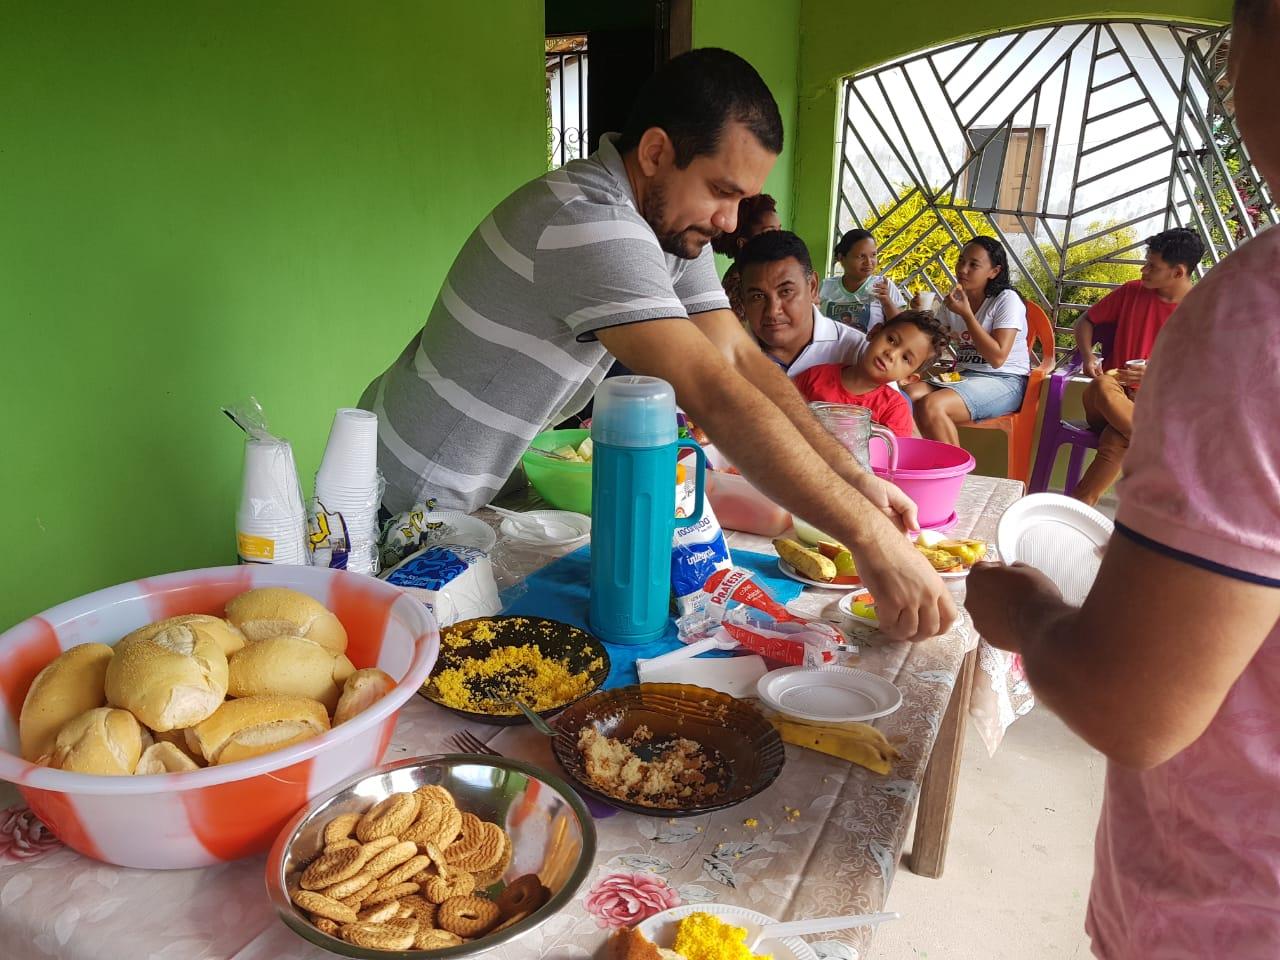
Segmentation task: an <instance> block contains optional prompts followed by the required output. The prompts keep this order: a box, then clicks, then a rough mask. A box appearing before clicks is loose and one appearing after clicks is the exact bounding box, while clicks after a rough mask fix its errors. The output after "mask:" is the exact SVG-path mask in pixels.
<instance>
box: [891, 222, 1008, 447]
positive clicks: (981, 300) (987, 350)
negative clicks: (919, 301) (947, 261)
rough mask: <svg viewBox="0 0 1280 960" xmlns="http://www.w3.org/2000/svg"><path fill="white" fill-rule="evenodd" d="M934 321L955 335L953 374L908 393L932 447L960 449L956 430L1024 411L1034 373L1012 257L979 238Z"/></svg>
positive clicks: (963, 256)
mask: <svg viewBox="0 0 1280 960" xmlns="http://www.w3.org/2000/svg"><path fill="white" fill-rule="evenodd" d="M936 312H937V317H938V319H939V320H940V321H941V322H942V325H943V326H944V327H946V328H947V329H948V330H949V331H950V333H951V345H952V348H953V349H954V350H955V352H956V356H957V362H956V372H957V373H959V374H960V377H961V379H960V380H959V381H957V382H955V383H952V384H950V385H949V386H947V387H938V386H934V385H931V384H929V383H924V382H921V383H916V384H912V385H911V386H910V387H908V388H907V393H908V395H909V396H910V397H911V399H912V400H913V401H914V403H915V408H914V409H915V416H916V424H917V425H918V426H919V427H920V433H921V435H922V436H924V437H926V438H927V439H930V440H941V441H943V442H944V443H951V444H957V445H958V444H959V442H960V435H959V432H958V431H957V430H956V425H957V424H961V423H970V422H972V421H975V420H990V419H992V418H993V417H1000V416H1004V415H1005V414H1008V413H1013V412H1014V411H1015V410H1017V409H1018V408H1019V407H1020V406H1022V395H1023V394H1024V393H1025V392H1026V389H1027V375H1028V374H1029V373H1030V372H1031V355H1030V353H1029V352H1028V350H1027V306H1026V304H1025V303H1024V302H1023V300H1022V297H1020V296H1019V295H1018V292H1017V291H1016V290H1014V289H1013V287H1012V286H1011V284H1010V280H1009V258H1008V256H1007V255H1006V253H1005V250H1004V247H1002V246H1001V245H1000V243H999V242H998V241H997V240H994V239H992V238H991V237H975V238H974V239H973V240H971V241H970V242H969V243H968V244H966V245H965V247H964V249H962V250H961V251H960V256H959V258H958V259H957V261H956V287H955V289H954V290H952V291H951V292H950V293H949V294H947V296H946V298H945V299H944V300H943V301H942V303H941V304H940V305H939V307H938V309H937V311H936Z"/></svg>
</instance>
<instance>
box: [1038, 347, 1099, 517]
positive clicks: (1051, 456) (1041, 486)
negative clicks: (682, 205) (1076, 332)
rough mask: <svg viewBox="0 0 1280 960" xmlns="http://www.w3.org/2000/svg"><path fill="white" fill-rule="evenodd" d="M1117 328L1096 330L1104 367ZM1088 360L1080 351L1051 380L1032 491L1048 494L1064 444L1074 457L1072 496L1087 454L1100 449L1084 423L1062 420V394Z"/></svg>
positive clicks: (1068, 487)
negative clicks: (1082, 356)
mask: <svg viewBox="0 0 1280 960" xmlns="http://www.w3.org/2000/svg"><path fill="white" fill-rule="evenodd" d="M1115 336H1116V327H1115V324H1113V323H1108V324H1104V325H1102V326H1099V327H1094V328H1093V342H1094V343H1096V344H1098V345H1100V346H1101V347H1102V362H1103V366H1105V365H1106V363H1107V358H1108V357H1110V356H1111V347H1112V344H1113V343H1114V342H1115ZM1083 366H1084V361H1083V360H1082V359H1081V358H1080V354H1079V352H1076V353H1073V354H1072V355H1071V361H1070V362H1069V363H1068V364H1067V365H1066V366H1065V367H1063V368H1062V369H1061V370H1058V371H1057V372H1056V373H1054V375H1053V376H1052V377H1051V378H1050V380H1049V389H1048V390H1047V391H1046V393H1045V402H1044V426H1042V427H1041V428H1040V446H1039V448H1038V449H1037V450H1036V468H1035V470H1034V472H1032V474H1031V492H1032V493H1044V492H1045V491H1046V490H1048V489H1049V481H1050V480H1051V479H1052V478H1053V466H1054V464H1055V463H1056V462H1057V460H1058V451H1059V450H1060V449H1062V446H1063V444H1070V446H1071V457H1070V459H1069V460H1068V461H1067V484H1066V488H1065V489H1064V490H1063V492H1064V493H1070V492H1071V491H1072V490H1074V489H1075V488H1076V484H1077V483H1079V482H1080V474H1081V473H1082V472H1083V470H1084V454H1085V451H1086V450H1097V449H1098V434H1097V433H1096V432H1094V430H1093V428H1092V427H1090V426H1089V424H1088V423H1086V422H1085V421H1084V420H1063V419H1062V395H1063V393H1065V392H1066V389H1067V383H1068V382H1069V381H1070V380H1071V378H1072V377H1074V376H1075V375H1076V374H1078V373H1079V372H1080V370H1081V369H1082V368H1083Z"/></svg>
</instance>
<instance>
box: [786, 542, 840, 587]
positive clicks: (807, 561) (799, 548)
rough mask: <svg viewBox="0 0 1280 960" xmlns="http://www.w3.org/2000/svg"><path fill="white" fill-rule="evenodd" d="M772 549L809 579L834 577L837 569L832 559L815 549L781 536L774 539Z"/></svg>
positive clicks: (829, 579)
mask: <svg viewBox="0 0 1280 960" xmlns="http://www.w3.org/2000/svg"><path fill="white" fill-rule="evenodd" d="M773 549H775V550H777V551H778V556H780V557H781V558H782V559H783V560H785V561H787V563H789V564H791V566H793V567H795V568H796V570H797V571H799V572H800V573H801V574H803V575H804V576H806V577H808V578H809V579H810V580H822V581H831V580H834V579H835V577H836V573H837V570H836V565H835V562H834V561H832V560H831V559H829V558H828V557H824V556H823V555H822V554H820V553H819V552H818V551H817V550H810V549H809V548H807V547H805V546H803V545H802V544H799V543H797V542H796V541H795V540H786V539H783V538H779V539H777V540H774V541H773Z"/></svg>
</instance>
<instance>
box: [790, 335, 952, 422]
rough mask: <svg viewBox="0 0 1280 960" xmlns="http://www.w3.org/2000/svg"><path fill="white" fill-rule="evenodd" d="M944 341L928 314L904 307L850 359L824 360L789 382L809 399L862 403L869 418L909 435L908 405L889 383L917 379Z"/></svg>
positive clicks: (810, 400)
mask: <svg viewBox="0 0 1280 960" xmlns="http://www.w3.org/2000/svg"><path fill="white" fill-rule="evenodd" d="M946 345H947V333H946V331H945V330H944V329H943V328H942V324H940V323H939V322H938V321H937V320H935V319H934V318H933V316H932V315H930V314H928V313H924V312H923V311H920V310H907V311H905V312H903V313H900V314H898V315H897V316H896V317H894V318H893V319H892V320H886V321H885V322H884V323H882V324H881V325H880V326H878V327H876V328H875V330H873V331H872V333H871V336H870V337H869V338H868V340H867V344H866V346H865V347H863V349H862V353H861V354H860V355H859V356H858V358H857V359H856V360H854V361H853V362H852V363H847V364H844V365H843V366H842V365H840V364H838V363H824V364H820V365H818V366H816V367H810V368H809V369H808V370H805V371H804V372H803V373H800V374H797V375H796V376H795V377H794V378H793V379H792V383H794V384H795V385H796V389H798V390H799V391H800V393H801V395H802V396H803V397H804V398H805V399H806V400H808V401H809V402H810V403H817V402H821V403H847V404H850V405H852V406H855V407H866V408H867V409H868V410H870V411H871V419H872V420H874V421H875V422H876V423H879V424H883V425H884V426H886V427H888V428H889V429H890V430H892V431H893V433H894V435H895V436H899V437H910V436H912V435H913V433H914V430H915V424H914V422H913V421H912V418H911V405H910V404H909V403H907V401H906V398H904V397H903V396H902V394H901V393H899V392H898V391H897V390H895V389H894V388H893V387H892V386H891V384H894V383H901V382H903V381H907V380H912V379H916V374H918V373H919V372H920V371H921V370H922V369H924V368H925V367H926V366H928V365H929V364H930V363H932V362H933V361H934V360H935V359H936V358H937V356H938V354H940V353H941V352H942V350H943V349H944V348H945V347H946Z"/></svg>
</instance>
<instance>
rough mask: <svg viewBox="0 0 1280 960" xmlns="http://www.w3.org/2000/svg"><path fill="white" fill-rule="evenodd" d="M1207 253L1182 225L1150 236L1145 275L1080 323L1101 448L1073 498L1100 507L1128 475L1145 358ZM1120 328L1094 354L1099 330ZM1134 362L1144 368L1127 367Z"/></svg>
mask: <svg viewBox="0 0 1280 960" xmlns="http://www.w3.org/2000/svg"><path fill="white" fill-rule="evenodd" d="M1203 256H1204V243H1203V242H1202V241H1201V239H1200V237H1199V236H1198V235H1197V234H1196V233H1195V231H1193V230H1187V229H1184V228H1181V227H1179V228H1177V229H1174V230H1166V231H1165V232H1164V233H1158V234H1156V235H1155V236H1154V237H1151V238H1150V239H1148V240H1147V262H1146V264H1145V265H1143V267H1142V279H1140V280H1132V281H1130V282H1129V283H1126V284H1125V285H1124V286H1122V287H1119V288H1118V289H1115V290H1112V291H1111V292H1110V293H1109V294H1107V295H1106V296H1105V297H1103V298H1102V299H1101V300H1099V301H1098V302H1097V303H1095V304H1094V305H1093V306H1092V307H1090V308H1089V310H1088V312H1087V313H1085V315H1084V316H1082V317H1081V318H1080V319H1079V320H1078V321H1076V347H1077V349H1078V350H1079V353H1080V356H1081V357H1083V358H1084V372H1085V374H1087V375H1088V376H1090V377H1092V378H1093V383H1091V384H1089V385H1088V386H1087V387H1085V391H1084V398H1083V399H1084V414H1085V419H1086V420H1088V422H1089V426H1091V427H1093V429H1095V430H1100V431H1101V434H1100V436H1099V437H1098V453H1097V456H1095V457H1094V459H1093V463H1091V464H1090V465H1089V469H1088V470H1086V471H1085V474H1084V476H1083V477H1081V478H1080V482H1079V483H1078V484H1077V485H1076V488H1075V490H1073V491H1072V492H1071V495H1072V496H1073V497H1075V498H1076V499H1077V500H1082V501H1084V502H1085V503H1088V504H1095V503H1097V502H1098V500H1099V498H1100V497H1101V496H1102V495H1103V494H1104V493H1106V492H1107V488H1108V487H1110V486H1111V485H1112V484H1113V483H1115V481H1116V478H1117V477H1119V476H1120V466H1121V461H1122V460H1123V459H1124V453H1125V451H1126V450H1127V449H1128V448H1129V435H1130V433H1132V432H1133V401H1134V398H1135V397H1134V395H1135V393H1136V391H1137V389H1138V386H1139V384H1141V383H1142V375H1143V373H1144V372H1145V361H1146V360H1147V359H1148V358H1149V357H1150V356H1151V349H1152V347H1153V346H1154V345H1155V341H1156V335H1157V334H1158V333H1159V332H1160V331H1161V329H1162V328H1163V327H1164V325H1165V323H1166V322H1168V320H1169V317H1170V316H1172V315H1173V311H1174V308H1175V307H1177V305H1178V304H1179V303H1181V302H1182V298H1183V297H1185V296H1186V295H1187V294H1188V293H1189V292H1190V291H1191V285H1192V284H1191V272H1192V271H1193V270H1194V269H1195V268H1196V265H1197V264H1199V262H1200V259H1201V258H1202V257H1203ZM1103 325H1113V326H1114V327H1115V340H1114V341H1113V345H1112V347H1111V352H1110V354H1109V355H1108V356H1107V359H1106V365H1105V369H1104V366H1103V362H1102V359H1101V358H1100V357H1098V356H1096V355H1095V354H1094V352H1093V330H1094V328H1095V327H1098V326H1103ZM1134 360H1141V361H1144V365H1143V366H1138V367H1126V366H1125V365H1126V364H1128V363H1131V362H1133V361H1134Z"/></svg>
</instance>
